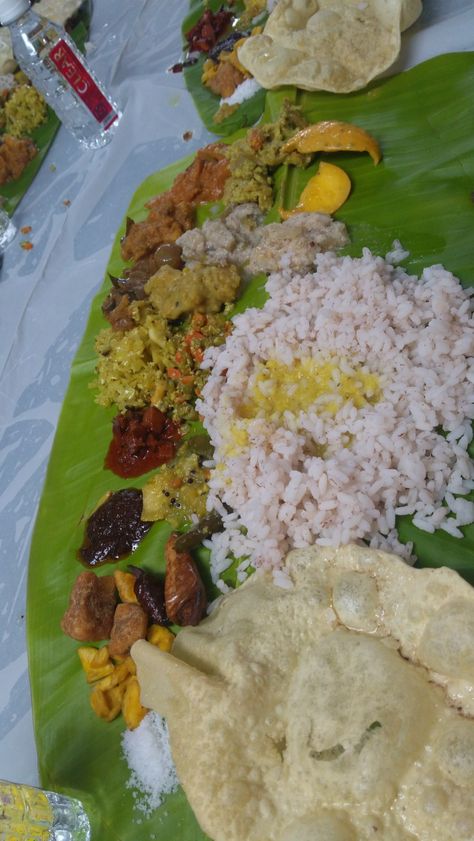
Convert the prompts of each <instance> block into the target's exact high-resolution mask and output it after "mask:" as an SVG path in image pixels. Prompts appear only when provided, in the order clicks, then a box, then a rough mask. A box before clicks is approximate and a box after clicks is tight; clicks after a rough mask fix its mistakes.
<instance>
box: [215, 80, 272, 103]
mask: <svg viewBox="0 0 474 841" xmlns="http://www.w3.org/2000/svg"><path fill="white" fill-rule="evenodd" d="M261 89H262V86H261V85H259V84H258V82H257V81H256V79H245V81H244V82H241V83H240V85H237V87H236V89H235V91H234V93H232V94H231V95H230V96H227V97H226V98H225V99H221V101H220V105H240V103H241V102H245V101H246V100H247V99H251V98H252V96H253V95H254V94H256V93H257V91H259V90H261Z"/></svg>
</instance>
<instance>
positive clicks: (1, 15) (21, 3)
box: [0, 0, 30, 26]
mask: <svg viewBox="0 0 474 841" xmlns="http://www.w3.org/2000/svg"><path fill="white" fill-rule="evenodd" d="M29 8H30V0H0V23H1V24H2V26H8V24H9V23H12V22H13V21H14V20H16V19H17V18H19V17H20V15H22V14H23V12H27V11H28V9H29Z"/></svg>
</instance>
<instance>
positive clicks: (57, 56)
mask: <svg viewBox="0 0 474 841" xmlns="http://www.w3.org/2000/svg"><path fill="white" fill-rule="evenodd" d="M49 58H50V59H51V61H52V62H53V64H54V65H55V67H56V68H57V69H58V70H59V72H60V73H61V76H64V78H65V79H66V81H67V82H69V84H70V85H71V87H72V88H73V90H75V92H76V93H77V95H78V97H79V98H80V99H81V100H82V102H83V103H84V105H85V106H86V107H87V108H88V109H89V111H90V112H91V114H92V115H93V116H94V117H95V119H96V120H97V122H98V123H104V121H106V125H104V130H105V131H107V129H108V128H110V126H111V125H112V123H114V122H115V120H116V119H117V116H118V114H117V112H116V111H115V110H114V108H113V106H112V105H111V103H110V102H109V100H108V99H107V98H106V97H105V96H104V94H103V93H102V91H101V90H100V88H99V87H98V86H97V83H96V82H95V81H94V79H93V78H92V76H91V75H90V73H89V72H88V71H87V70H86V68H85V67H84V65H83V64H82V63H81V61H80V60H79V59H78V57H77V56H76V55H75V53H74V52H73V50H71V47H70V46H69V44H67V43H66V41H63V40H62V39H60V40H59V41H58V42H57V43H56V44H55V45H54V47H53V48H52V50H51V51H50V53H49Z"/></svg>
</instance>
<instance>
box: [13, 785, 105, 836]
mask: <svg viewBox="0 0 474 841" xmlns="http://www.w3.org/2000/svg"><path fill="white" fill-rule="evenodd" d="M90 837H91V828H90V823H89V819H88V817H87V815H86V813H85V811H84V807H83V805H82V803H80V802H79V800H75V799H74V798H72V797H65V795H63V794H56V793H55V792H53V791H44V790H42V789H39V788H34V787H33V786H26V785H19V784H18V783H8V782H6V781H5V780H0V841H90Z"/></svg>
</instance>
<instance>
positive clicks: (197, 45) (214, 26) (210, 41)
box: [186, 8, 233, 53]
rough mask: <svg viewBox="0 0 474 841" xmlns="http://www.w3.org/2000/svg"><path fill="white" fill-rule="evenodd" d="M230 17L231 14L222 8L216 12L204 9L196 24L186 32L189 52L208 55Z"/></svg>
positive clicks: (227, 24) (225, 27) (224, 29)
mask: <svg viewBox="0 0 474 841" xmlns="http://www.w3.org/2000/svg"><path fill="white" fill-rule="evenodd" d="M232 17H233V16H232V12H226V11H225V10H224V9H223V8H220V9H219V11H218V12H211V10H210V9H206V11H205V12H204V14H203V15H202V16H201V17H200V18H199V20H198V22H197V23H196V24H195V25H194V26H193V27H192V28H191V29H190V30H189V32H186V40H187V42H188V45H189V51H190V52H195V51H197V52H201V53H208V52H209V50H210V49H211V48H212V47H214V45H215V44H216V43H217V41H218V40H219V38H220V36H221V35H222V34H223V33H224V32H225V31H226V29H227V27H228V26H229V24H230V22H231V20H232Z"/></svg>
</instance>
